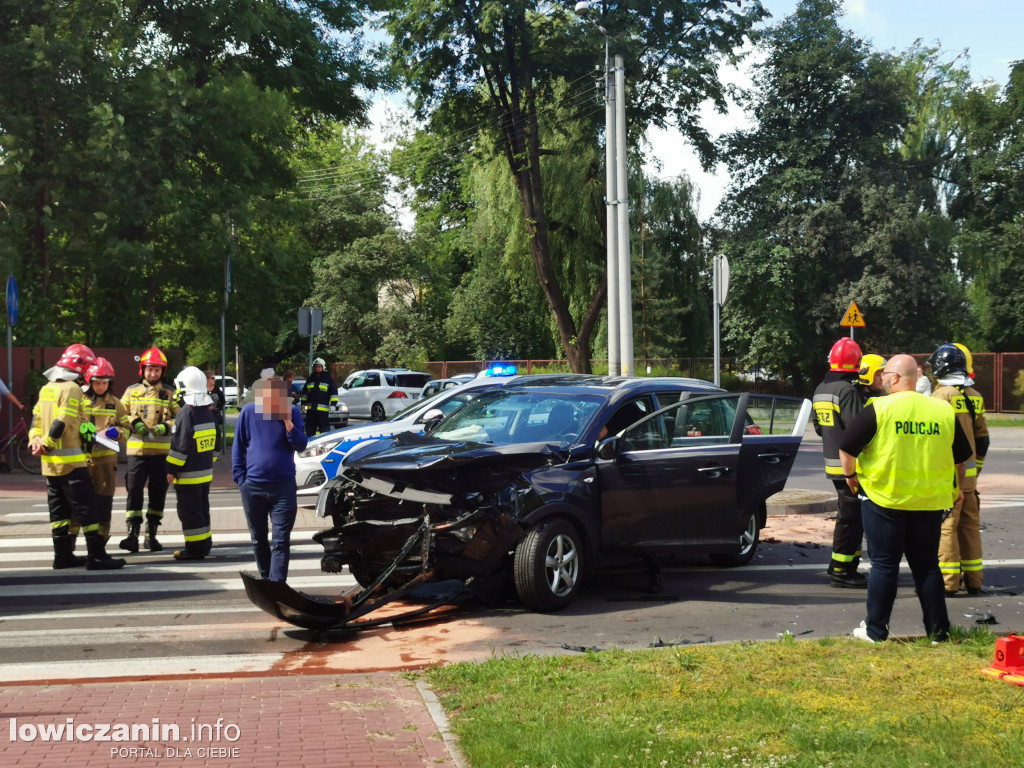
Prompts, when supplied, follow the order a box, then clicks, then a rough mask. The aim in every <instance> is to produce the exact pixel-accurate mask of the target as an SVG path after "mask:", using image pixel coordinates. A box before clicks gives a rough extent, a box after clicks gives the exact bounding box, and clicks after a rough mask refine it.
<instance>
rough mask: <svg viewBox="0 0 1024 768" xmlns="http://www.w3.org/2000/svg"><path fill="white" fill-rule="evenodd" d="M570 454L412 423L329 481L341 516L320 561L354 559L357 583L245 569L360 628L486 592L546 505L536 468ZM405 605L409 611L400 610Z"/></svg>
mask: <svg viewBox="0 0 1024 768" xmlns="http://www.w3.org/2000/svg"><path fill="white" fill-rule="evenodd" d="M563 461H564V456H563V455H562V454H561V453H560V451H559V448H558V446H556V445H549V444H534V445H515V446H493V445H486V446H485V445H474V444H462V445H452V444H451V443H450V442H445V443H442V444H440V445H439V444H438V441H432V440H430V439H429V438H426V437H423V436H420V435H414V434H402V435H398V436H396V437H394V438H391V439H387V440H381V441H378V442H377V443H374V444H372V445H370V446H368V447H367V448H366V449H363V450H361V451H359V453H358V455H357V454H355V453H353V455H352V456H350V457H349V458H348V459H347V460H346V463H345V468H344V472H343V474H344V478H343V479H342V480H340V481H339V482H337V483H336V484H334V485H333V486H330V487H328V488H327V489H325V490H324V493H325V494H328V496H327V497H326V498H325V503H326V512H327V514H328V515H329V516H330V517H331V518H332V519H333V520H334V523H335V524H334V526H333V527H332V528H331V529H329V530H326V531H322V532H320V533H318V534H317V535H316V537H315V538H316V540H318V541H319V542H320V543H321V544H322V546H323V548H324V554H323V557H322V559H321V569H322V570H323V571H324V572H326V573H342V572H343V570H344V568H345V567H346V566H347V567H348V569H349V571H350V572H351V574H352V576H353V577H354V578H355V580H356V582H357V586H354V587H352V588H351V589H349V590H347V591H345V592H344V593H342V594H341V595H338V596H322V595H309V594H305V593H302V592H299V591H297V590H294V589H292V588H291V587H289V586H288V585H287V584H285V583H281V582H271V581H268V580H264V579H260V578H258V577H255V576H254V575H253V574H248V573H243V574H242V576H243V581H244V583H245V588H246V593H247V594H248V596H249V598H250V599H251V600H252V602H253V603H254V604H256V605H257V606H259V607H260V608H262V609H263V610H264V611H266V612H267V613H270V614H271V615H273V616H275V617H276V618H278V619H281V620H283V621H287V622H289V623H291V624H294V625H296V626H299V627H303V628H306V629H315V630H330V629H358V628H365V627H369V626H376V625H379V624H382V623H389V622H395V621H400V620H408V619H411V618H413V617H415V616H417V615H421V614H424V613H429V612H431V611H433V610H434V609H436V608H439V607H440V606H442V605H445V604H450V603H452V602H453V600H455V601H458V600H462V599H464V598H467V597H469V596H470V595H473V594H476V595H478V596H482V597H486V596H487V595H488V594H489V592H490V591H491V590H492V589H494V588H495V585H496V584H498V583H503V580H504V579H505V578H506V574H507V573H509V572H510V568H509V557H510V552H511V551H512V550H513V549H514V547H515V546H516V544H517V543H518V542H519V541H520V540H521V539H522V538H523V536H524V535H525V531H526V518H527V515H528V514H529V512H530V511H531V510H532V509H534V508H535V507H536V506H537V504H538V497H537V490H536V488H535V486H534V484H533V483H531V477H530V476H531V473H533V472H534V471H535V470H537V469H538V468H544V467H550V466H553V465H555V464H560V463H562V462H563ZM451 579H456V580H459V581H462V582H463V583H464V585H465V588H464V589H463V590H461V592H459V593H458V594H457V595H456V596H453V593H452V592H451V591H449V593H448V594H447V595H446V596H442V597H439V598H436V599H434V600H433V601H430V602H427V603H416V604H413V602H412V601H411V600H410V601H409V602H408V604H405V605H402V606H392V608H391V609H389V610H388V611H386V612H382V613H386V615H383V616H378V617H374V616H371V614H374V612H376V611H378V610H379V609H381V608H383V607H384V606H386V605H388V604H393V603H395V602H396V601H400V600H403V599H404V598H409V597H410V593H411V592H413V591H414V590H416V589H417V587H420V586H421V585H423V584H425V583H428V582H438V581H447V580H451ZM395 608H400V610H397V611H396V610H395Z"/></svg>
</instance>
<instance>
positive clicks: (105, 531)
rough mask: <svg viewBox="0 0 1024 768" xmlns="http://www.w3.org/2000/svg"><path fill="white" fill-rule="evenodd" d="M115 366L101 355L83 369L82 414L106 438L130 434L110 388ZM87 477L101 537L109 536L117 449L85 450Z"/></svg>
mask: <svg viewBox="0 0 1024 768" xmlns="http://www.w3.org/2000/svg"><path fill="white" fill-rule="evenodd" d="M113 383H114V366H113V365H111V364H110V361H109V360H107V359H106V358H104V357H97V358H96V362H94V363H93V364H92V365H90V366H89V367H88V368H87V369H86V371H85V417H86V418H87V419H88V420H89V421H90V422H92V423H93V424H94V425H95V426H96V434H97V435H102V436H103V437H105V438H106V439H107V440H114V441H119V440H125V439H127V437H128V435H129V434H131V429H132V425H131V420H130V419H129V418H128V411H127V410H126V409H125V407H124V403H122V402H121V401H120V400H119V399H118V398H117V397H116V396H115V395H114V393H113V392H111V387H112V386H113ZM88 463H89V477H91V478H92V487H93V490H94V491H95V493H96V514H97V519H98V522H99V524H100V528H99V531H100V534H101V535H102V536H103V540H104V541H106V540H107V539H109V538H110V519H111V517H112V515H113V508H114V491H115V490H116V488H117V451H116V450H114V449H112V448H107V447H106V446H104V445H102V444H101V443H99V442H97V443H94V444H93V447H92V451H91V452H90V453H89V454H88Z"/></svg>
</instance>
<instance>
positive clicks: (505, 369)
mask: <svg viewBox="0 0 1024 768" xmlns="http://www.w3.org/2000/svg"><path fill="white" fill-rule="evenodd" d="M518 372H519V370H518V369H517V368H516V367H515V366H514V365H505V364H501V363H496V364H495V365H492V366H491V367H489V368H486V369H484V370H483V371H481V373H480V375H481V376H515V375H516V374H517V373H518Z"/></svg>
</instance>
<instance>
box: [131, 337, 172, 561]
mask: <svg viewBox="0 0 1024 768" xmlns="http://www.w3.org/2000/svg"><path fill="white" fill-rule="evenodd" d="M166 371H167V357H166V356H165V355H164V353H163V352H161V351H160V350H159V349H158V348H156V347H151V348H150V349H147V350H146V351H145V352H143V353H142V356H141V357H140V358H139V381H138V383H137V384H133V385H132V386H130V387H128V389H126V390H125V393H124V395H123V396H122V397H121V402H122V403H124V406H125V408H126V409H127V411H128V418H129V419H130V420H131V425H132V434H131V436H130V437H129V438H128V449H127V453H128V471H127V472H126V473H125V478H124V480H125V485H126V486H127V488H128V507H127V511H126V513H125V518H126V519H125V522H126V524H127V526H128V536H127V537H125V538H124V539H122V540H121V544H120V546H121V549H125V550H127V551H129V552H138V551H139V530H140V529H141V528H142V501H143V490H144V489H145V486H146V483H147V482H148V483H149V505H148V506H147V507H146V540H145V546H146V549H148V550H151V551H153V552H159V551H160V550H162V549H163V546H162V545H161V544H160V542H159V541H157V538H156V531H157V528H158V527H159V526H160V521H161V520H162V519H163V516H164V502H165V501H166V500H167V466H166V464H167V452H168V451H169V450H170V448H171V429H172V428H173V427H174V416H175V414H176V413H177V412H178V406H177V404H176V403H175V402H174V390H173V389H172V388H171V387H169V386H167V385H166V384H165V383H164V382H163V377H164V374H165V373H166Z"/></svg>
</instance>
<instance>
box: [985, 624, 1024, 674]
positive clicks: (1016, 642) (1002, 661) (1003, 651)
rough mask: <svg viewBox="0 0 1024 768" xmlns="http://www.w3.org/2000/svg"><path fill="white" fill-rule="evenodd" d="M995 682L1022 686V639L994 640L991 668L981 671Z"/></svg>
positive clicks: (1023, 647)
mask: <svg viewBox="0 0 1024 768" xmlns="http://www.w3.org/2000/svg"><path fill="white" fill-rule="evenodd" d="M981 673H982V674H983V675H988V676H989V677H993V678H995V679H996V680H1003V681H1005V682H1007V683H1013V684H1014V685H1021V686H1024V637H1019V636H1018V635H1013V634H1010V635H1007V636H1006V637H1000V638H999V639H997V640H996V654H995V659H994V660H993V661H992V666H991V667H985V669H983V670H981Z"/></svg>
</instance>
